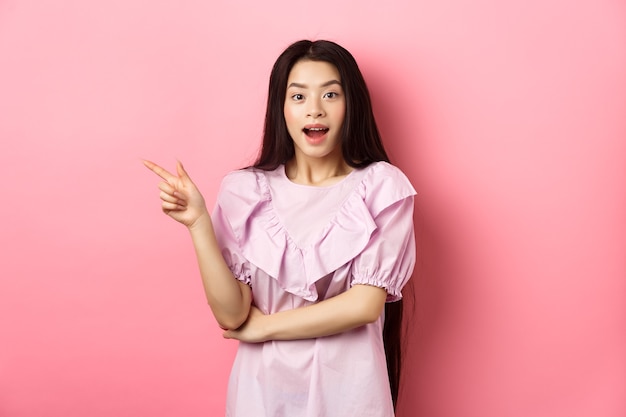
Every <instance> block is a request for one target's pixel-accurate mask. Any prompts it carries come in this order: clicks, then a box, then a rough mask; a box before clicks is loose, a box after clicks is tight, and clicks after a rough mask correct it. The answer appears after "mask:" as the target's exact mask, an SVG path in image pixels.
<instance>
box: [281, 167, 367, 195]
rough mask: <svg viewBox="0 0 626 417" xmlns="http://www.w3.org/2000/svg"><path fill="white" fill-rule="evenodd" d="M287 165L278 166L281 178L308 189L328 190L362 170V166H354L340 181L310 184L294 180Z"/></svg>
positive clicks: (295, 185)
mask: <svg viewBox="0 0 626 417" xmlns="http://www.w3.org/2000/svg"><path fill="white" fill-rule="evenodd" d="M286 168H287V167H286V166H285V164H282V165H280V166H279V167H278V173H279V174H280V175H279V178H280V179H281V180H283V182H287V183H289V184H291V185H293V186H294V187H302V188H307V189H314V190H315V189H319V190H328V189H330V188H334V187H338V186H340V185H341V184H343V183H344V182H346V181H347V180H348V179H349V178H350V177H352V176H354V173H355V172H357V171H360V170H361V169H362V168H354V169H352V171H350V172H349V173H348V174H347V175H346V176H345V177H343V178H341V179H340V180H339V181H337V182H334V183H332V184H329V185H308V184H299V183H297V182H293V181H292V180H291V179H289V177H288V176H287V172H286Z"/></svg>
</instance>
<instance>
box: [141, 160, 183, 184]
mask: <svg viewBox="0 0 626 417" xmlns="http://www.w3.org/2000/svg"><path fill="white" fill-rule="evenodd" d="M143 164H144V165H145V166H146V168H148V169H149V170H150V171H152V172H154V173H155V174H157V175H158V176H159V177H161V178H163V179H164V180H165V181H167V182H169V183H172V181H175V180H176V179H177V178H176V177H175V176H174V175H172V174H170V173H169V172H168V171H167V170H165V169H163V168H161V167H160V166H158V165H157V164H155V163H154V162H150V161H148V160H145V159H144V160H143Z"/></svg>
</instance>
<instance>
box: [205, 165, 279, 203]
mask: <svg viewBox="0 0 626 417" xmlns="http://www.w3.org/2000/svg"><path fill="white" fill-rule="evenodd" d="M266 194H267V181H266V178H265V172H264V171H262V170H259V169H256V168H254V167H249V168H243V169H238V170H235V171H231V172H229V173H227V174H226V175H224V177H223V178H222V183H221V184H220V190H219V193H218V196H217V199H218V202H223V201H224V200H233V199H234V200H241V199H246V200H251V199H255V196H256V197H258V199H261V198H263V196H265V195H266Z"/></svg>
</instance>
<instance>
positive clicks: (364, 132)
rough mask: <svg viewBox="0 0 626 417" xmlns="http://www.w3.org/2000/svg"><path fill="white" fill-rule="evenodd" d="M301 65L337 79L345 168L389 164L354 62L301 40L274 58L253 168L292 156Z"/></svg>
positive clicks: (391, 350)
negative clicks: (290, 126) (288, 100)
mask: <svg viewBox="0 0 626 417" xmlns="http://www.w3.org/2000/svg"><path fill="white" fill-rule="evenodd" d="M301 60H310V61H323V62H328V63H330V64H332V65H334V66H335V67H336V68H337V71H338V72H339V76H340V77H341V80H340V81H341V85H342V87H343V91H344V94H345V99H346V113H345V118H344V122H343V126H342V132H341V150H342V153H343V158H344V160H345V161H346V163H348V165H350V166H352V167H355V168H361V167H366V166H368V165H369V164H371V163H372V162H377V161H385V162H389V157H388V156H387V153H386V152H385V148H384V147H383V144H382V141H381V138H380V133H379V132H378V128H377V127H376V121H375V120H374V113H373V111H372V103H371V100H370V95H369V91H368V89H367V85H366V84H365V80H364V79H363V75H362V74H361V71H360V70H359V67H358V65H357V63H356V61H355V59H354V57H353V56H352V55H351V54H350V52H348V51H347V50H346V49H344V48H343V47H342V46H340V45H338V44H336V43H334V42H331V41H324V40H318V41H308V40H302V41H298V42H295V43H293V44H292V45H290V46H289V47H288V48H287V49H285V51H284V52H283V53H282V54H281V55H280V56H279V57H278V59H277V60H276V63H274V67H273V68H272V72H271V75H270V83H269V93H268V97H267V110H266V113H265V128H264V132H263V143H262V145H261V150H260V153H259V156H258V158H257V160H256V162H255V163H254V165H253V166H254V167H255V168H259V169H262V170H274V169H276V168H277V167H278V166H279V165H281V164H285V163H286V162H287V161H289V160H290V159H291V158H293V156H294V144H293V140H292V138H291V136H290V135H289V132H288V131H287V124H286V122H285V116H284V110H283V108H284V105H285V95H286V91H287V79H288V78H289V73H290V72H291V69H292V68H293V66H294V65H295V64H296V63H297V62H298V61H301ZM401 324H402V300H400V301H397V302H394V303H386V304H385V324H384V328H383V341H384V345H385V354H386V356H387V371H388V373H389V382H390V388H391V396H392V399H393V404H394V407H395V405H396V403H397V400H398V389H399V385H400V367H401V361H402V356H401V353H402V352H401Z"/></svg>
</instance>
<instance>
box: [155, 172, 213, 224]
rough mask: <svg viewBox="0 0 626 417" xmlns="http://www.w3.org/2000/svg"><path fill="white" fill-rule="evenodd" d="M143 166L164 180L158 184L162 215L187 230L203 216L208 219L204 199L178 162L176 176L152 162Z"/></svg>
mask: <svg viewBox="0 0 626 417" xmlns="http://www.w3.org/2000/svg"><path fill="white" fill-rule="evenodd" d="M143 164H144V165H145V166H146V167H147V168H148V169H149V170H150V171H152V172H154V173H155V174H157V175H158V176H159V177H161V178H162V179H163V180H164V181H163V182H161V183H160V184H159V190H161V194H160V195H159V196H160V197H161V201H162V202H161V209H162V210H163V213H165V214H167V215H168V216H170V217H171V218H172V219H174V220H176V221H177V222H180V223H182V224H184V225H185V226H187V227H188V228H192V227H193V226H194V225H195V224H196V223H197V222H198V220H200V219H202V218H204V217H205V216H206V217H207V218H208V217H209V212H208V211H207V209H206V204H205V202H204V197H202V194H200V191H198V187H196V185H195V184H194V183H193V181H191V178H190V177H189V175H188V174H187V172H186V171H185V169H184V168H183V164H181V163H180V161H177V163H176V172H177V175H174V174H171V173H169V172H168V171H167V170H165V169H163V168H161V167H160V166H158V165H157V164H155V163H154V162H150V161H146V160H144V161H143Z"/></svg>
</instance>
